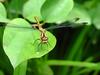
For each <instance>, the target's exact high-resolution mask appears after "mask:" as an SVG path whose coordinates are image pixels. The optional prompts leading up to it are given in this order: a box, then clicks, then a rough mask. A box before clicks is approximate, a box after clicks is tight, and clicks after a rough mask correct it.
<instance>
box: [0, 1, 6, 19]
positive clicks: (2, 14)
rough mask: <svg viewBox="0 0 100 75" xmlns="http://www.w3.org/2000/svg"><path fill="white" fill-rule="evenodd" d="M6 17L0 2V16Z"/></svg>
mask: <svg viewBox="0 0 100 75" xmlns="http://www.w3.org/2000/svg"><path fill="white" fill-rule="evenodd" d="M6 17H7V13H6V9H5V7H4V6H3V4H2V3H1V2H0V18H6Z"/></svg>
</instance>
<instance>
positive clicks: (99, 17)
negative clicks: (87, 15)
mask: <svg viewBox="0 0 100 75" xmlns="http://www.w3.org/2000/svg"><path fill="white" fill-rule="evenodd" d="M99 9H100V3H99V4H98V5H97V7H96V8H95V9H94V10H93V11H94V14H93V23H94V25H95V27H96V28H97V29H100V10H99Z"/></svg>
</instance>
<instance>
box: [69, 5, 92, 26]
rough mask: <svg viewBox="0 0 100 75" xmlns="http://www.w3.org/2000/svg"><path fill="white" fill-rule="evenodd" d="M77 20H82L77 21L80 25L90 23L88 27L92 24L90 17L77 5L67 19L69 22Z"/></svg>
mask: <svg viewBox="0 0 100 75" xmlns="http://www.w3.org/2000/svg"><path fill="white" fill-rule="evenodd" d="M75 18H80V19H79V20H78V21H77V22H78V23H82V22H86V23H88V25H90V24H91V18H90V15H89V14H88V12H87V11H86V10H85V9H84V8H82V7H81V6H80V5H75V6H74V8H73V9H72V11H71V12H70V13H69V15H68V17H67V19H68V20H74V19H75Z"/></svg>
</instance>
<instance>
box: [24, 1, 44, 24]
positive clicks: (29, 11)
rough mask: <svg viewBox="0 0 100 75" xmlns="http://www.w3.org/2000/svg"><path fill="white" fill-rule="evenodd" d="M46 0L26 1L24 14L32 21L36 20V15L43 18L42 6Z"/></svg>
mask: <svg viewBox="0 0 100 75" xmlns="http://www.w3.org/2000/svg"><path fill="white" fill-rule="evenodd" d="M44 2H45V0H29V1H27V2H26V3H25V5H24V8H23V16H24V17H25V18H26V19H28V20H29V21H31V22H35V20H34V16H38V17H39V18H40V20H42V16H41V12H40V9H41V6H42V5H43V3H44Z"/></svg>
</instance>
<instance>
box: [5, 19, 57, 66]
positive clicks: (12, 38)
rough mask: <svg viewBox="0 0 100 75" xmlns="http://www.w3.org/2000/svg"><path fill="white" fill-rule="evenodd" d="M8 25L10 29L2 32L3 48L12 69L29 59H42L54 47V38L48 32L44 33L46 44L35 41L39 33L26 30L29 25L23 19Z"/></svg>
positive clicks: (7, 28) (38, 37) (15, 20)
mask: <svg viewBox="0 0 100 75" xmlns="http://www.w3.org/2000/svg"><path fill="white" fill-rule="evenodd" d="M8 25H9V26H10V27H6V28H5V31H4V36H3V48H4V51H5V53H6V54H7V56H8V57H9V59H10V61H11V63H12V65H13V67H14V68H16V67H17V66H18V65H19V64H20V63H22V62H23V61H26V60H28V59H30V58H40V57H42V56H43V55H45V54H47V53H48V52H50V51H51V50H52V49H53V48H54V47H55V44H56V38H55V37H54V36H53V35H52V34H51V33H50V32H48V31H47V32H46V35H47V37H48V43H46V44H43V43H41V41H40V40H37V39H40V31H38V30H34V29H30V28H26V27H31V25H30V24H29V23H28V22H27V21H25V20H24V19H21V18H17V19H14V20H12V21H11V22H10V23H9V24H8ZM11 26H13V27H11ZM22 27H24V28H22Z"/></svg>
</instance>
